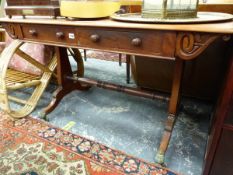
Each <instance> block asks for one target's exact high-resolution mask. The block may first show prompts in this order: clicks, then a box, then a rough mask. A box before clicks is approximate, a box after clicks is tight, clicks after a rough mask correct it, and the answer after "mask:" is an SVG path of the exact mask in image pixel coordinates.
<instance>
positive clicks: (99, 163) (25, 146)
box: [0, 112, 176, 175]
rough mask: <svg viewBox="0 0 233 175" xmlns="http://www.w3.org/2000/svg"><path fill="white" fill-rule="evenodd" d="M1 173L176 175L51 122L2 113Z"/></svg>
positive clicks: (11, 174) (0, 119)
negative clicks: (12, 119)
mask: <svg viewBox="0 0 233 175" xmlns="http://www.w3.org/2000/svg"><path fill="white" fill-rule="evenodd" d="M0 174H1V175H76V174H77V175H120V174H134V175H176V174H175V173H173V172H171V171H170V170H167V169H165V168H161V167H159V166H157V165H154V164H151V163H147V162H145V161H143V160H140V159H137V158H135V157H132V156H128V155H126V154H125V153H123V152H121V151H118V150H114V149H111V148H109V147H107V146H104V145H102V144H99V143H97V142H94V141H91V140H88V139H86V138H83V137H81V136H78V135H75V134H72V133H70V132H68V131H65V130H62V129H59V128H56V127H54V126H51V125H49V124H48V123H46V122H44V121H41V120H38V119H33V118H31V117H27V118H24V119H20V120H17V121H15V122H13V121H11V120H10V119H9V117H8V116H7V115H5V114H3V113H2V112H0Z"/></svg>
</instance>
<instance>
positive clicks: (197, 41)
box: [0, 18, 233, 163]
mask: <svg viewBox="0 0 233 175" xmlns="http://www.w3.org/2000/svg"><path fill="white" fill-rule="evenodd" d="M0 23H1V24H2V26H3V27H4V28H5V29H6V31H7V32H8V34H9V35H10V36H11V37H12V38H14V39H19V40H23V41H26V42H34V43H41V44H47V45H53V46H56V54H57V58H58V66H57V76H58V84H59V87H58V89H57V90H56V92H55V93H54V95H53V100H52V102H51V103H50V105H49V106H48V107H47V108H46V110H45V112H46V113H48V112H51V111H52V110H53V109H54V108H55V107H56V106H57V105H58V103H59V101H60V100H61V99H62V98H63V97H64V96H65V95H66V94H68V93H69V92H71V91H73V90H76V89H77V90H87V89H88V88H89V87H90V86H88V85H96V86H98V87H102V88H107V89H112V90H116V91H123V92H126V93H129V94H133V95H139V96H143V97H149V98H162V97H161V96H158V95H154V94H150V93H147V92H143V91H140V90H136V89H131V88H126V87H123V86H117V85H113V84H110V83H104V82H100V81H95V80H90V79H86V78H82V77H81V76H82V75H80V77H76V78H74V77H73V73H72V71H71V66H70V63H69V60H68V56H67V52H66V47H72V48H84V49H94V50H102V51H109V52H116V53H124V54H127V55H139V56H146V57H153V58H154V59H168V60H173V61H175V67H174V74H173V83H172V88H171V95H170V98H163V99H168V100H169V107H168V117H167V120H166V124H165V129H164V132H163V136H162V139H161V143H160V147H159V150H158V153H157V156H156V158H157V161H158V162H159V163H163V161H164V154H165V152H166V150H167V147H168V144H169V140H170V137H171V133H172V130H173V127H174V123H175V119H176V112H177V106H178V103H179V97H180V89H181V81H182V74H183V67H184V62H185V61H186V60H192V59H194V58H196V57H197V56H198V55H199V54H201V53H202V52H203V51H204V50H205V49H206V48H207V47H208V46H209V45H210V44H211V43H213V42H214V40H216V39H217V38H219V37H222V38H223V40H225V41H228V40H229V39H230V37H231V34H232V33H233V21H229V22H219V23H209V24H139V23H125V22H117V21H112V20H109V19H101V20H93V21H83V20H80V21H79V20H77V21H68V20H66V19H48V18H45V19H41V18H40V19H39V18H33V19H32V18H31V19H30V18H27V19H22V18H12V19H9V18H1V19H0ZM145 59H146V58H145ZM80 63H81V67H82V66H83V63H82V61H80Z"/></svg>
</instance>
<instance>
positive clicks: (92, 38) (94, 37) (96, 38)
mask: <svg viewBox="0 0 233 175" xmlns="http://www.w3.org/2000/svg"><path fill="white" fill-rule="evenodd" d="M90 39H91V41H93V42H95V43H97V42H99V41H100V36H99V35H97V34H93V35H91V37H90Z"/></svg>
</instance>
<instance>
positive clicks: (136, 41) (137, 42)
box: [131, 38, 142, 47]
mask: <svg viewBox="0 0 233 175" xmlns="http://www.w3.org/2000/svg"><path fill="white" fill-rule="evenodd" d="M131 44H132V45H133V46H137V47H138V46H140V45H142V40H141V39H140V38H134V39H132V41H131Z"/></svg>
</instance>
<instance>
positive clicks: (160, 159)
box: [155, 152, 164, 166]
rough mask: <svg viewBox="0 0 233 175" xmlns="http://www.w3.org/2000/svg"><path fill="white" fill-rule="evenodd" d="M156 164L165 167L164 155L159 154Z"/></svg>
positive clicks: (156, 157)
mask: <svg viewBox="0 0 233 175" xmlns="http://www.w3.org/2000/svg"><path fill="white" fill-rule="evenodd" d="M155 162H156V163H158V164H160V165H162V166H163V165H164V153H161V152H158V153H157V154H156V156H155Z"/></svg>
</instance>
